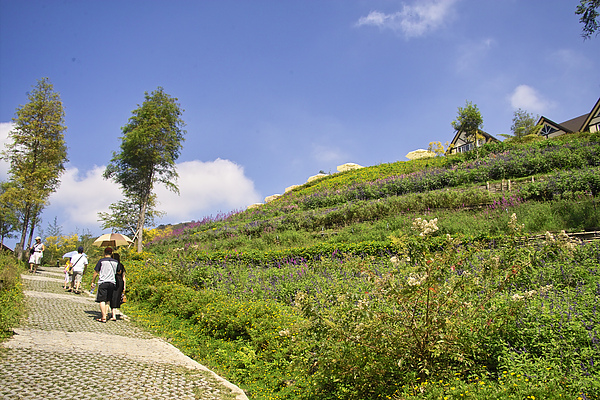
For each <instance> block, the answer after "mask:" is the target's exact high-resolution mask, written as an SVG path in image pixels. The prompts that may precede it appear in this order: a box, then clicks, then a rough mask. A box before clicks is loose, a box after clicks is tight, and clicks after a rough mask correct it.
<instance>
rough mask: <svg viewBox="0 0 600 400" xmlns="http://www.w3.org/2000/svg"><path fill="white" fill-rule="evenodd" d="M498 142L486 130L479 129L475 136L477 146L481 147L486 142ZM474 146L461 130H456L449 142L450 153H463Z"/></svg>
mask: <svg viewBox="0 0 600 400" xmlns="http://www.w3.org/2000/svg"><path fill="white" fill-rule="evenodd" d="M492 142H499V140H498V139H496V138H495V137H493V136H492V135H490V134H489V133H487V132H484V131H479V133H478V138H477V143H476V145H477V147H481V146H483V145H484V144H486V143H492ZM474 148H475V144H474V143H473V142H472V141H470V140H468V139H467V135H466V134H465V133H464V132H463V131H459V132H456V134H455V135H454V139H452V142H451V143H450V154H456V153H464V152H466V151H471V150H473V149H474Z"/></svg>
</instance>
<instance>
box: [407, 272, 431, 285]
mask: <svg viewBox="0 0 600 400" xmlns="http://www.w3.org/2000/svg"><path fill="white" fill-rule="evenodd" d="M425 279H427V274H414V273H413V274H410V276H409V277H408V279H407V281H408V282H407V283H408V285H409V286H419V285H420V284H422V283H423V282H425Z"/></svg>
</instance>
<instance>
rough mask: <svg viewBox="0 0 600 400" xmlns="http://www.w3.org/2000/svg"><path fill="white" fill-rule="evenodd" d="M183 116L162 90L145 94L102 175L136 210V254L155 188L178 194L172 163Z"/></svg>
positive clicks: (179, 145)
mask: <svg viewBox="0 0 600 400" xmlns="http://www.w3.org/2000/svg"><path fill="white" fill-rule="evenodd" d="M182 113H183V110H182V109H181V106H180V104H179V103H178V102H177V99H176V98H173V97H171V96H169V95H168V94H166V93H165V92H164V89H163V88H162V87H159V88H158V89H157V90H155V91H153V92H152V93H150V94H149V93H148V92H146V93H145V101H144V102H143V104H142V105H141V106H138V108H137V109H135V110H134V111H133V112H132V114H133V115H132V116H131V117H130V118H129V122H128V124H127V125H125V126H124V127H123V128H122V132H123V136H122V137H121V140H122V141H121V150H120V152H118V153H117V152H113V158H112V159H111V161H110V163H109V165H108V166H107V167H106V170H105V171H104V178H106V179H114V180H115V181H116V182H117V183H118V184H119V185H120V186H121V188H122V190H123V194H124V196H125V197H126V198H127V199H128V202H129V203H131V204H133V205H135V208H136V209H137V210H138V215H137V223H136V233H137V249H138V251H142V233H143V228H144V223H145V221H146V218H147V215H146V214H147V213H148V211H149V206H151V205H152V204H153V197H152V195H153V189H154V184H155V183H160V184H163V185H165V186H166V187H167V188H168V189H169V190H172V191H174V192H176V193H178V192H179V188H178V187H177V185H176V184H175V181H176V179H177V177H178V175H177V171H176V164H175V163H176V160H177V158H179V155H180V153H181V148H182V143H183V141H184V140H185V138H184V134H185V130H183V127H184V126H185V123H184V122H183V120H182V119H181V115H182ZM117 208H118V207H117ZM115 210H116V208H115Z"/></svg>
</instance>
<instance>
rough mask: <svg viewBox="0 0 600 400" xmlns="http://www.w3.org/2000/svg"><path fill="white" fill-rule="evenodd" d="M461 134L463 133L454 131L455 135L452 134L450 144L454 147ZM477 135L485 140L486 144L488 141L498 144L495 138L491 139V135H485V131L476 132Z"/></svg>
mask: <svg viewBox="0 0 600 400" xmlns="http://www.w3.org/2000/svg"><path fill="white" fill-rule="evenodd" d="M461 133H463V131H456V133H455V134H454V138H453V139H452V142H451V143H450V144H452V145H455V144H456V142H457V141H458V139H459V138H460V134H461ZM477 134H480V135H482V136H483V137H484V138H485V139H486V142H487V141H489V140H491V141H494V142H499V140H498V139H496V138H495V137H493V136H492V135H490V134H489V133H487V132H485V131H482V130H479V131H478V132H477Z"/></svg>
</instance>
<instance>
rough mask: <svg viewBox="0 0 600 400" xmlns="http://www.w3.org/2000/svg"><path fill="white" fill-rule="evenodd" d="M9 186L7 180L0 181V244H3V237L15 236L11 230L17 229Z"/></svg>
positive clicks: (16, 219) (15, 214) (17, 220)
mask: <svg viewBox="0 0 600 400" xmlns="http://www.w3.org/2000/svg"><path fill="white" fill-rule="evenodd" d="M9 188H10V184H9V183H8V182H0V245H3V244H4V239H11V238H13V237H15V235H14V234H13V232H16V231H17V230H18V229H19V228H18V223H19V219H18V218H17V210H15V207H14V206H13V204H12V200H11V198H10V192H8V189H9Z"/></svg>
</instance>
